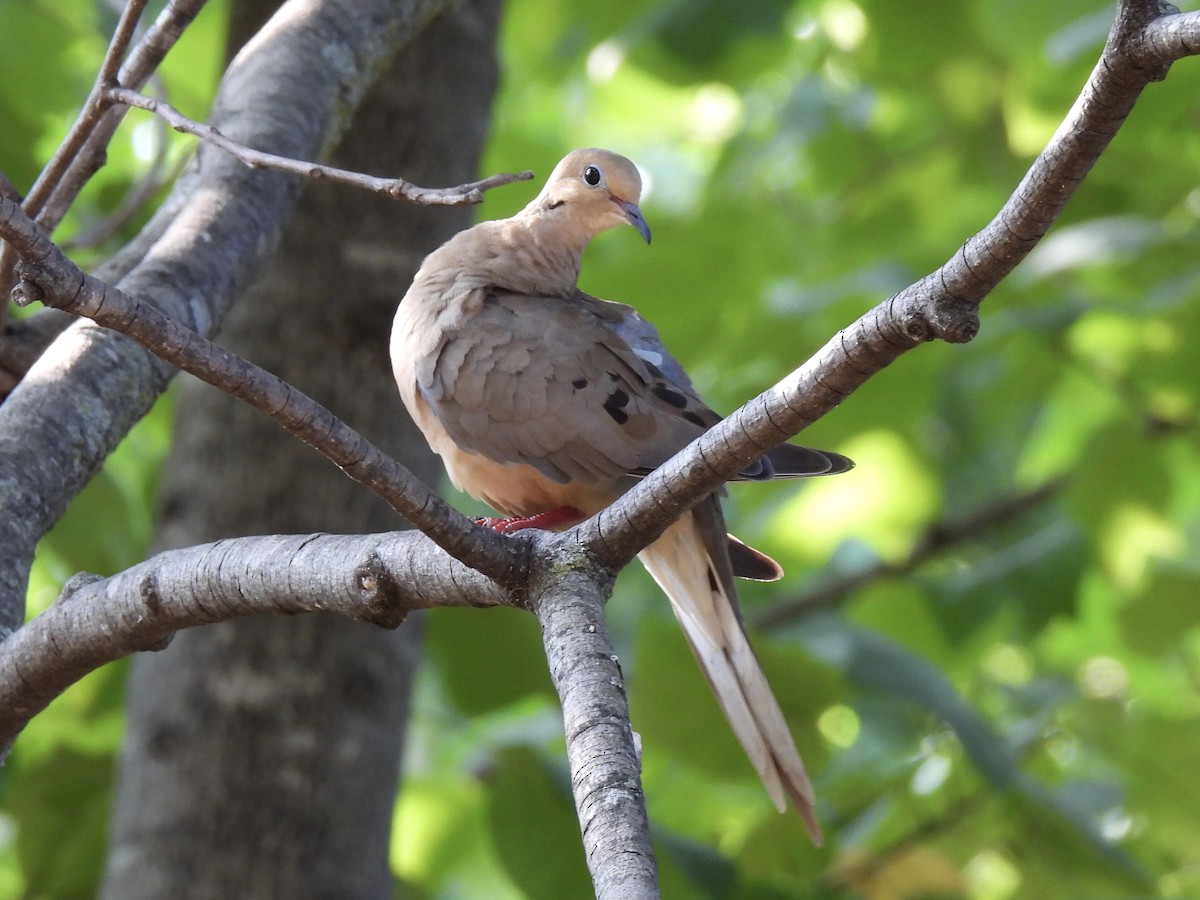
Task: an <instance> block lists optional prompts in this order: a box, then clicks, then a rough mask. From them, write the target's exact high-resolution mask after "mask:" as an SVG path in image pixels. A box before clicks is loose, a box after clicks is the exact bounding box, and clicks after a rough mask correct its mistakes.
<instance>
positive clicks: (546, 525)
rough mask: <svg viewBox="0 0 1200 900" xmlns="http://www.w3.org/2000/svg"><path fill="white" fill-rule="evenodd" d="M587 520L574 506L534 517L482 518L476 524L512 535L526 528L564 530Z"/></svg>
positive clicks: (547, 511)
mask: <svg viewBox="0 0 1200 900" xmlns="http://www.w3.org/2000/svg"><path fill="white" fill-rule="evenodd" d="M586 518H587V516H585V515H584V514H583V513H582V512H580V511H579V510H577V509H576V508H575V507H573V506H559V507H557V508H555V509H548V510H546V511H545V512H540V513H535V514H534V515H532V516H507V517H505V518H497V517H492V516H480V517H479V518H477V519H476V520H475V523H476V524H477V525H482V526H483V527H484V528H490V529H492V531H496V532H499V533H500V534H512V533H513V532H514V531H524V530H525V529H526V528H541V529H544V530H549V529H552V528H564V527H566V526H568V525H574V524H575V523H576V522H582V521H583V520H584V519H586Z"/></svg>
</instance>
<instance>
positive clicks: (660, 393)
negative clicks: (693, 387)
mask: <svg viewBox="0 0 1200 900" xmlns="http://www.w3.org/2000/svg"><path fill="white" fill-rule="evenodd" d="M651 390H652V391H653V393H654V396H655V397H657V398H658V399H659V400H661V401H663V402H664V403H670V404H671V405H672V406H674V407H676V408H677V409H683V408H684V407H685V406H687V405H688V399H687V397H685V396H683V394H681V393H679V391H673V390H671V389H670V388H669V387H666V386H664V385H661V384H659V385H655V386H654V387H653V388H651Z"/></svg>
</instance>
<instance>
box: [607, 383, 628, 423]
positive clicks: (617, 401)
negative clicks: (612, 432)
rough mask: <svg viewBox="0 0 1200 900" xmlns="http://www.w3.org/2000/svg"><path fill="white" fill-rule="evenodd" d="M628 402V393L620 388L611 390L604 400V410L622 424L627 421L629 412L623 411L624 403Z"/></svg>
mask: <svg viewBox="0 0 1200 900" xmlns="http://www.w3.org/2000/svg"><path fill="white" fill-rule="evenodd" d="M627 403H629V395H628V394H627V393H625V392H624V391H622V390H616V391H613V392H612V393H611V394H609V395H608V399H607V400H605V401H604V411H605V412H606V413H608V414H609V415H610V416H612V418H613V421H614V422H616V423H617V424H618V425H624V424H625V423H626V422H628V421H629V413H627V412H625V405H626V404H627Z"/></svg>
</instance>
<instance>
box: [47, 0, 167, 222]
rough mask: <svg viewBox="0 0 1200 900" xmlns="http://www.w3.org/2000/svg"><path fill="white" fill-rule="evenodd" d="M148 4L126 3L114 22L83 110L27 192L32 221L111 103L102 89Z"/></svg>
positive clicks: (135, 0)
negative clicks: (111, 33) (114, 27)
mask: <svg viewBox="0 0 1200 900" xmlns="http://www.w3.org/2000/svg"><path fill="white" fill-rule="evenodd" d="M147 2H148V0H129V2H128V3H126V4H125V9H124V10H122V12H121V18H120V19H119V20H118V22H117V28H116V31H114V32H113V36H112V40H110V41H109V43H108V49H107V50H106V51H105V53H104V60H103V61H102V62H101V64H100V72H99V74H98V75H97V76H96V81H95V82H94V83H93V84H92V90H91V93H89V94H88V98H87V100H86V101H85V102H84V104H83V109H82V110H80V111H79V115H78V117H76V119H75V123H74V124H73V125H72V126H71V130H70V131H68V132H67V136H66V137H65V138H63V142H62V143H61V144H59V145H58V149H57V150H55V151H54V156H52V157H51V158H50V162H48V163H47V164H46V166H45V168H43V169H42V171H41V173H40V174H39V175H38V177H37V180H36V181H35V182H34V183H33V187H32V188H30V189H29V194H28V196H26V197H25V203H24V207H25V212H26V213H27V214H28V215H29V216H31V217H32V218H33V219H34V220H35V221H37V222H39V223H41V222H42V219H41V213H42V210H43V209H44V208H45V205H46V201H47V200H48V199H49V198H50V194H51V192H52V191H53V190H54V189H55V188H56V187H57V186H58V184H59V182H60V181H61V180H62V178H63V175H64V174H65V173H66V171H67V169H68V168H69V167H70V166H71V165H72V164H73V163H74V162H75V159H76V157H77V156H78V155H79V151H80V149H81V148H82V147H83V144H84V141H86V140H87V138H88V136H89V135H90V134H91V133H92V130H93V129H94V128H95V127H96V124H97V123H98V122H99V120H100V116H101V115H102V114H103V113H104V111H105V109H107V108H108V105H109V102H110V101H109V100H107V98H105V96H104V87H105V86H106V85H107V84H109V83H111V82H112V81H113V80H114V79H115V78H116V76H117V72H118V70H119V69H120V66H121V60H122V59H123V58H124V56H125V51H126V50H127V49H128V48H129V43H130V41H132V40H133V34H134V30H135V29H136V28H137V23H138V19H140V18H141V16H142V11H143V10H144V9H145V8H146V4H147ZM51 231H53V227H51Z"/></svg>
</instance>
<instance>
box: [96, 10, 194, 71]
mask: <svg viewBox="0 0 1200 900" xmlns="http://www.w3.org/2000/svg"><path fill="white" fill-rule="evenodd" d="M206 2H207V0H170V2H168V3H167V5H166V6H164V7H163V9H162V12H160V13H159V14H158V18H157V19H155V20H154V24H152V25H151V26H150V27H149V28H147V29H146V33H145V34H144V35H142V37H141V39H140V40H139V41H138V42H137V45H136V46H135V47H134V48H133V50H132V51H130V53H129V58H128V59H127V60H126V61H125V64H124V65H123V66H121V69H120V71H119V72H118V73H117V77H116V78H115V79H113V81H115V82H116V83H118V84H122V85H124V86H126V87H133V88H137V87H141V86H142V85H143V84H145V83H146V81H147V80H148V79H149V78H150V76H151V75H153V74H154V73H155V71H156V70H157V69H158V66H159V63H161V62H162V61H163V59H164V58H165V57H166V55H167V53H168V52H169V51H170V49H171V48H172V47H174V46H175V44H176V43H177V42H178V41H179V39H180V38H181V37H182V36H183V32H184V31H185V30H186V29H187V27H188V26H189V25H191V24H192V21H193V20H194V19H195V18H196V16H198V15H199V14H200V10H202V9H203V8H204V4H205V3H206Z"/></svg>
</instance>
